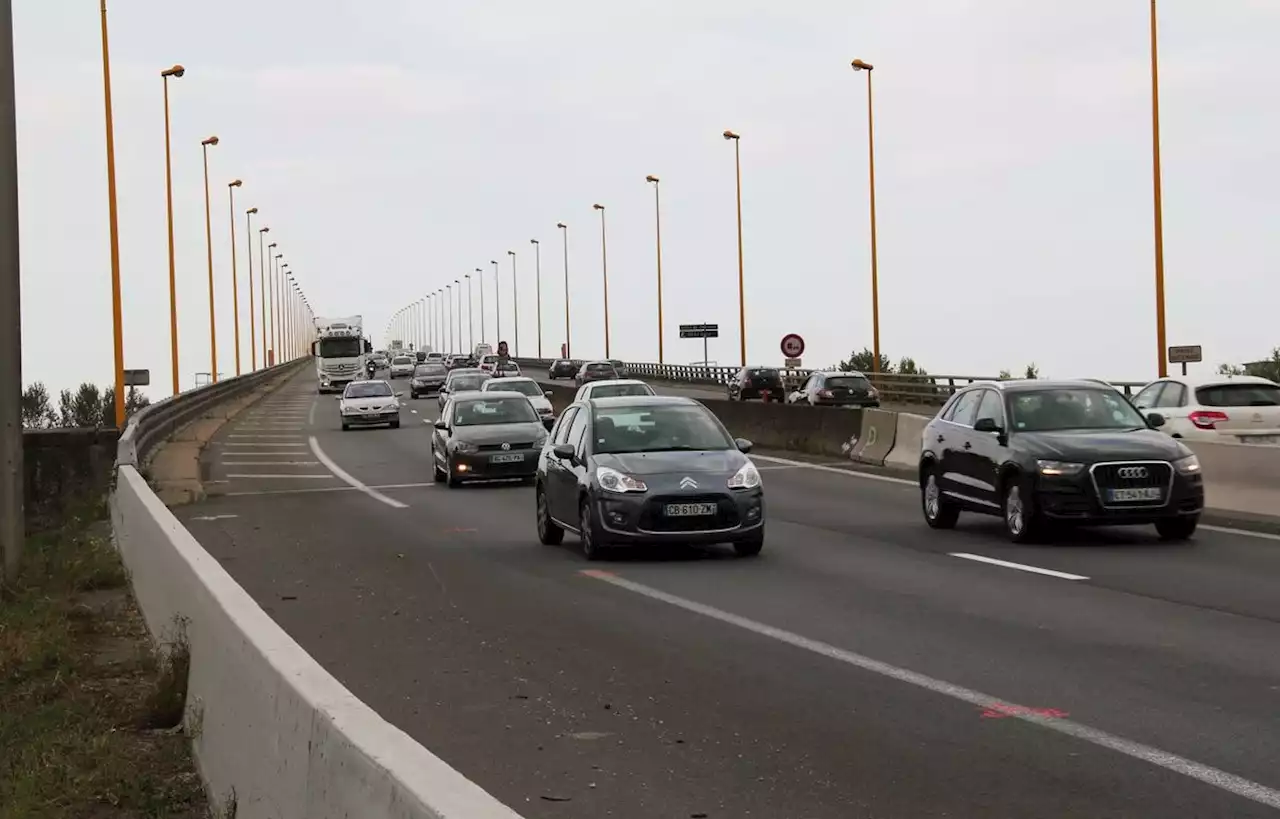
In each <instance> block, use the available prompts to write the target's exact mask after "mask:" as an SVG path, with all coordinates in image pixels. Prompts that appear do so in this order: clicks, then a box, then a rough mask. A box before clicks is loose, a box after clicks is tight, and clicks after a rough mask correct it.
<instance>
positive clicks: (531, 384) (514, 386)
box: [480, 376, 556, 429]
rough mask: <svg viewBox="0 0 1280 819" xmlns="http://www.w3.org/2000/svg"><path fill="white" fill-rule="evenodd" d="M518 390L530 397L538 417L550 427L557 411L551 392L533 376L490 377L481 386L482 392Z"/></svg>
mask: <svg viewBox="0 0 1280 819" xmlns="http://www.w3.org/2000/svg"><path fill="white" fill-rule="evenodd" d="M495 391H496V392H518V393H520V394H521V395H523V396H525V397H526V398H528V399H529V403H530V404H532V405H533V409H534V411H535V412H537V413H538V418H540V419H541V420H542V422H543V423H544V424H547V425H548V429H550V422H553V421H555V419H556V411H555V408H553V407H552V406H551V393H549V392H546V391H544V390H543V389H542V385H541V384H539V383H538V382H537V381H534V380H533V379H532V378H526V377H525V376H517V377H514V378H490V379H489V380H488V381H486V382H484V385H483V386H481V387H480V392H495Z"/></svg>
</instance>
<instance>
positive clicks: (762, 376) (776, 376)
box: [748, 370, 782, 381]
mask: <svg viewBox="0 0 1280 819" xmlns="http://www.w3.org/2000/svg"><path fill="white" fill-rule="evenodd" d="M748 375H750V376H751V377H752V378H754V379H757V380H768V381H781V380H782V375H781V374H780V373H779V372H778V371H777V370H751V371H750V372H749V373H748Z"/></svg>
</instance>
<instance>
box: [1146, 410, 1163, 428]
mask: <svg viewBox="0 0 1280 819" xmlns="http://www.w3.org/2000/svg"><path fill="white" fill-rule="evenodd" d="M1147 426H1149V427H1151V428H1152V429H1159V428H1160V427H1162V426H1164V416H1163V415H1161V414H1160V413H1158V412H1149V413H1147Z"/></svg>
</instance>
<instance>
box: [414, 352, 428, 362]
mask: <svg viewBox="0 0 1280 819" xmlns="http://www.w3.org/2000/svg"><path fill="white" fill-rule="evenodd" d="M413 360H414V363H415V364H421V363H422V362H424V361H426V360H427V351H426V350H418V351H416V352H415V353H414V354H413Z"/></svg>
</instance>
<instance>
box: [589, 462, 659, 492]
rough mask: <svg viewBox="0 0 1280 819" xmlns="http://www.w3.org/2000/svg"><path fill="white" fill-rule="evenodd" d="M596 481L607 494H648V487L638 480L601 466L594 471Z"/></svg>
mask: <svg viewBox="0 0 1280 819" xmlns="http://www.w3.org/2000/svg"><path fill="white" fill-rule="evenodd" d="M596 480H598V481H599V482H600V488H601V489H604V490H606V491H609V492H617V493H619V494H621V493H624V492H648V491H649V487H648V485H647V484H645V482H644V481H642V480H640V479H639V478H633V477H631V476H630V475H624V474H623V473H621V472H619V471H618V470H616V469H610V468H609V467H607V466H602V467H600V468H599V469H598V470H597V471H596Z"/></svg>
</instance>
